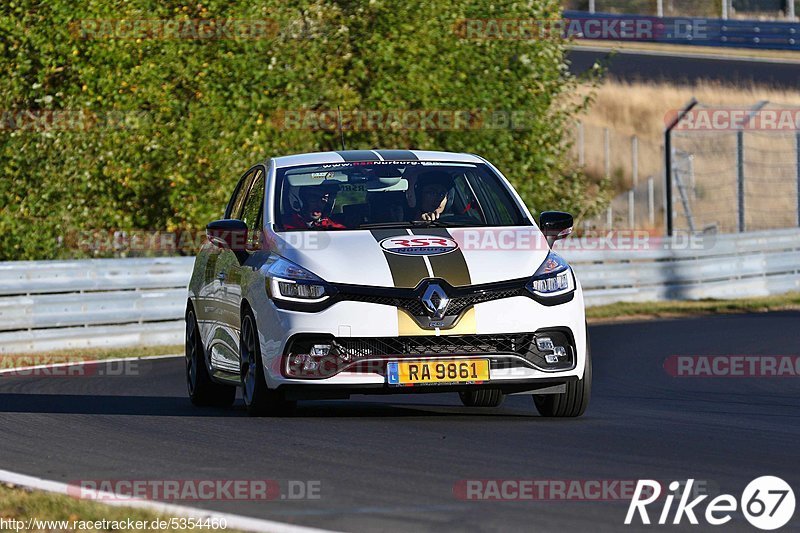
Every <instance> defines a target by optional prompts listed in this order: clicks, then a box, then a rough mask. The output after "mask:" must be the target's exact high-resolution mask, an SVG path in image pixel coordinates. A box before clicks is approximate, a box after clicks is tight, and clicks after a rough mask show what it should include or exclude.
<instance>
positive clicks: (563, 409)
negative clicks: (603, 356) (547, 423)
mask: <svg viewBox="0 0 800 533" xmlns="http://www.w3.org/2000/svg"><path fill="white" fill-rule="evenodd" d="M566 387H567V390H566V392H563V393H561V394H534V395H533V403H535V404H536V409H537V410H538V411H539V414H540V415H542V416H547V417H561V418H570V417H577V416H581V415H582V414H583V413H584V412H585V411H586V408H587V407H588V406H589V396H590V395H591V390H592V356H591V352H590V350H589V336H588V335H587V336H586V369H585V370H584V371H583V378H581V379H579V380H577V381H570V382H568V383H567V384H566Z"/></svg>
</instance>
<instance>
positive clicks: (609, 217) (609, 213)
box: [606, 206, 614, 230]
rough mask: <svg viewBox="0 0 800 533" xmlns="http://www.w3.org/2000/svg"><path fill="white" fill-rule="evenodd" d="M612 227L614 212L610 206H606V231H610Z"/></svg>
mask: <svg viewBox="0 0 800 533" xmlns="http://www.w3.org/2000/svg"><path fill="white" fill-rule="evenodd" d="M613 226H614V212H613V211H612V210H611V206H608V209H606V229H609V230H610V229H612V227H613Z"/></svg>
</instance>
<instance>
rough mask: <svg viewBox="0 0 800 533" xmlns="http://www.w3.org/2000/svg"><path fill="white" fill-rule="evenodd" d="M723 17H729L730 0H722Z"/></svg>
mask: <svg viewBox="0 0 800 533" xmlns="http://www.w3.org/2000/svg"><path fill="white" fill-rule="evenodd" d="M722 18H723V19H726V18H728V0H722Z"/></svg>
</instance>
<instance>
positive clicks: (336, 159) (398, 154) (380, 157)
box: [273, 150, 485, 168]
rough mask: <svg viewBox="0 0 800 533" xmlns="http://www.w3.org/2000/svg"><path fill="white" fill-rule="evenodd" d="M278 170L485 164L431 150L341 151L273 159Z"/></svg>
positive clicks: (471, 156)
mask: <svg viewBox="0 0 800 533" xmlns="http://www.w3.org/2000/svg"><path fill="white" fill-rule="evenodd" d="M273 161H275V166H276V167H277V168H283V167H292V166H297V165H320V164H327V163H343V162H349V161H446V162H450V163H484V162H485V161H484V160H483V159H482V158H481V157H479V156H477V155H474V154H463V153H456V152H435V151H429V150H340V151H338V152H312V153H308V154H295V155H286V156H282V157H275V158H273Z"/></svg>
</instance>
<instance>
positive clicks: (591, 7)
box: [589, 0, 594, 13]
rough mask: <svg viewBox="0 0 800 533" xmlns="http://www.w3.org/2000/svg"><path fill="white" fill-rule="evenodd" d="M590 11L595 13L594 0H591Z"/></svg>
mask: <svg viewBox="0 0 800 533" xmlns="http://www.w3.org/2000/svg"><path fill="white" fill-rule="evenodd" d="M589 13H594V0H589Z"/></svg>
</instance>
